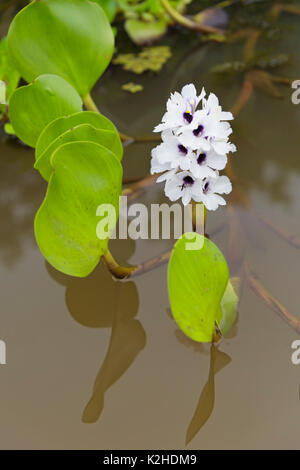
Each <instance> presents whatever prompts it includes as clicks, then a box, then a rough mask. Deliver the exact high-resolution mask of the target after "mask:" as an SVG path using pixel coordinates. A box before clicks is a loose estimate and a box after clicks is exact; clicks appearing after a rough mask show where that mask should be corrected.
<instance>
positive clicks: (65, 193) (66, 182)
mask: <svg viewBox="0 0 300 470" xmlns="http://www.w3.org/2000/svg"><path fill="white" fill-rule="evenodd" d="M51 164H52V166H53V170H54V171H53V174H52V176H51V178H50V181H49V186H48V191H47V194H46V197H45V199H44V201H43V203H42V205H41V207H40V209H39V211H38V212H37V215H36V218H35V236H36V240H37V243H38V245H39V248H40V250H41V252H42V253H43V255H44V256H45V258H46V260H47V261H48V262H49V263H50V264H51V265H52V266H53V267H54V268H56V269H58V270H59V271H61V272H63V273H65V274H69V275H71V276H77V277H84V276H87V275H88V274H89V273H90V272H91V271H93V269H94V268H95V266H96V265H97V264H98V262H99V260H100V257H101V256H102V254H103V253H105V252H106V250H107V243H108V239H105V240H100V239H99V238H98V237H97V234H96V226H97V223H98V221H99V220H98V218H97V217H96V210H97V207H98V206H99V205H100V204H104V203H105V204H112V205H113V206H114V208H115V210H116V215H118V205H119V195H120V194H121V185H122V167H121V164H120V162H119V161H118V159H117V158H116V157H115V156H114V154H113V153H112V152H110V151H109V150H108V149H106V148H104V147H102V146H101V145H98V144H95V143H92V142H71V143H68V144H64V145H62V146H61V147H59V148H58V149H57V150H56V152H55V153H54V154H53V155H52V158H51Z"/></svg>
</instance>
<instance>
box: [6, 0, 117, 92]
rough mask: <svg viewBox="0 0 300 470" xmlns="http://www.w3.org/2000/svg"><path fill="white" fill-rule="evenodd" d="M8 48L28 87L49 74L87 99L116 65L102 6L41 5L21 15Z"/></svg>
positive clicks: (65, 1) (59, 0)
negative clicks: (109, 68)
mask: <svg viewBox="0 0 300 470" xmlns="http://www.w3.org/2000/svg"><path fill="white" fill-rule="evenodd" d="M8 48H9V52H10V54H11V56H12V58H13V59H14V61H15V64H16V67H17V69H18V70H19V72H20V74H21V76H22V77H23V78H24V79H25V80H26V81H27V82H31V81H32V80H34V79H35V78H36V77H38V76H39V75H42V74H46V73H52V74H56V75H60V76H61V77H63V78H65V79H66V80H67V81H69V83H70V84H71V85H73V87H74V88H75V89H76V90H77V91H78V93H79V94H80V95H81V96H82V97H84V96H85V95H86V94H88V93H89V91H90V90H91V88H92V87H93V86H94V84H95V83H96V81H97V80H98V78H99V77H100V76H101V75H102V74H103V72H104V70H105V69H106V68H107V66H108V64H109V62H110V60H111V57H112V54H113V50H114V36H113V33H112V30H111V27H110V24H109V21H108V19H107V17H106V15H105V13H104V11H103V10H102V8H100V7H99V6H98V5H96V3H93V2H90V1H88V0H39V1H38V2H33V3H31V4H30V5H28V6H26V7H25V8H23V10H21V11H20V12H19V13H18V14H17V15H16V16H15V18H14V20H13V21H12V23H11V25H10V28H9V32H8Z"/></svg>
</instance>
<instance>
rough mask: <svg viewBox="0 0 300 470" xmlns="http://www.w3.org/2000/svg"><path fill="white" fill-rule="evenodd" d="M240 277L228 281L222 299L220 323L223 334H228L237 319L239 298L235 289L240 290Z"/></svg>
mask: <svg viewBox="0 0 300 470" xmlns="http://www.w3.org/2000/svg"><path fill="white" fill-rule="evenodd" d="M239 284H240V280H239V278H236V277H234V278H232V279H230V280H229V281H228V284H227V287H226V290H225V292H224V295H223V298H222V301H221V310H222V314H221V315H222V318H221V320H220V321H219V323H218V327H219V330H220V331H221V333H222V336H226V335H227V333H228V332H229V331H230V329H231V327H232V326H233V324H234V323H235V321H236V317H237V307H238V303H239V298H238V296H237V294H236V292H235V291H237V292H238V291H239V287H240V286H239Z"/></svg>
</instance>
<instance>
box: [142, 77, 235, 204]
mask: <svg viewBox="0 0 300 470" xmlns="http://www.w3.org/2000/svg"><path fill="white" fill-rule="evenodd" d="M205 96H206V93H205V90H204V88H203V89H202V91H201V93H200V95H197V91H196V88H195V86H194V85H193V84H189V85H185V86H184V87H183V88H182V90H181V93H178V92H175V93H173V94H171V97H170V98H169V99H168V101H167V111H166V113H165V114H164V116H163V117H162V122H161V124H159V125H158V126H156V127H155V129H154V132H161V133H162V134H161V136H162V143H161V144H160V145H158V146H157V147H155V148H154V149H153V150H152V160H151V173H152V174H155V173H162V175H160V176H159V177H158V178H157V183H159V182H162V181H165V194H166V196H167V197H168V198H169V199H170V200H171V201H176V200H178V199H180V198H181V199H182V202H183V204H184V205H186V204H188V203H190V201H191V200H193V201H195V202H201V203H203V204H204V205H205V206H206V208H207V209H208V210H216V209H217V208H218V207H219V205H225V204H226V202H225V199H224V198H223V197H222V196H220V194H229V193H230V192H231V190H232V185H231V182H230V180H229V178H228V177H227V176H224V175H222V176H221V175H220V174H219V171H220V170H223V169H224V168H225V166H226V164H227V159H228V154H229V153H230V152H235V151H236V147H235V145H234V144H232V143H231V142H230V141H229V136H230V134H231V133H232V128H231V126H230V124H229V122H228V121H229V120H232V119H233V115H232V113H231V112H226V111H223V110H222V107H221V106H220V105H219V100H218V98H217V96H216V95H215V94H214V93H210V94H209V96H208V98H205ZM200 104H201V105H202V108H201V109H198V107H199V105H200Z"/></svg>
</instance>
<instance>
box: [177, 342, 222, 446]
mask: <svg viewBox="0 0 300 470" xmlns="http://www.w3.org/2000/svg"><path fill="white" fill-rule="evenodd" d="M230 362H231V357H230V356H228V354H225V353H224V352H222V351H219V349H218V347H217V346H215V345H214V344H212V345H211V348H210V367H209V374H208V379H207V382H206V384H205V385H204V387H203V389H202V392H201V395H200V398H199V401H198V404H197V408H196V411H195V413H194V415H193V417H192V420H191V422H190V424H189V427H188V429H187V432H186V439H185V444H186V445H188V444H189V443H190V442H191V440H192V439H193V438H194V437H195V436H196V434H197V433H198V432H199V431H200V429H201V428H202V427H203V426H204V424H205V423H206V422H207V420H208V419H209V418H210V416H211V414H212V412H213V409H214V404H215V375H216V374H217V372H219V371H220V370H222V369H224V367H226V366H227V365H228V364H229V363H230Z"/></svg>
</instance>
